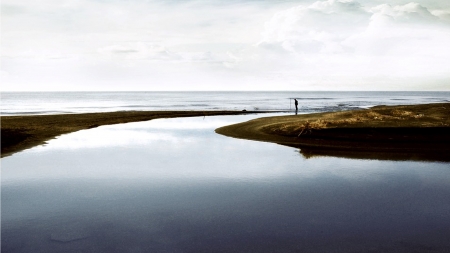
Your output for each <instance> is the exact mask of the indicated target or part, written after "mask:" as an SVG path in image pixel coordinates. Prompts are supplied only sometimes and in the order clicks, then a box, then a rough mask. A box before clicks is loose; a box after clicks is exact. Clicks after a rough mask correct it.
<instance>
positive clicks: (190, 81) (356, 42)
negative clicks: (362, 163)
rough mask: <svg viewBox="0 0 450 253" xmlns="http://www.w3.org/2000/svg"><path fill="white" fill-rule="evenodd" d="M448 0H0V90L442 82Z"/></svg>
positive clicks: (449, 49) (449, 87)
mask: <svg viewBox="0 0 450 253" xmlns="http://www.w3.org/2000/svg"><path fill="white" fill-rule="evenodd" d="M449 45H450V1H448V0H416V1H415V2H412V1H409V0H389V1H388V0H355V1H347V0H323V1H315V0H312V1H311V0H295V1H294V0H291V1H290V0H260V1H258V0H20V1H17V0H2V1H1V67H0V74H1V87H2V88H1V90H2V91H84V90H86V91H125V90H126V91H131V90H145V91H179V90H315V91H321V90H331V91H332V90H400V91H402V90H419V91H420V90H424V91H425V90H438V91H439V90H444V91H450V46H449Z"/></svg>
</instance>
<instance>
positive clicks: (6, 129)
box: [1, 111, 265, 157]
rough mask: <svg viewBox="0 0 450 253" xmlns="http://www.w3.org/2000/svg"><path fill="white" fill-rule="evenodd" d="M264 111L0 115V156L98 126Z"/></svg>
mask: <svg viewBox="0 0 450 253" xmlns="http://www.w3.org/2000/svg"><path fill="white" fill-rule="evenodd" d="M249 113H265V112H264V111H121V112H104V113H82V114H59V115H31V116H28V115H27V116H2V117H1V157H6V156H9V155H12V154H14V153H16V152H19V151H22V150H24V149H28V148H31V147H34V146H37V145H41V144H44V143H45V142H46V141H48V140H50V139H53V138H55V137H57V136H59V135H62V134H67V133H70V132H75V131H79V130H83V129H89V128H94V127H98V126H101V125H111V124H120V123H127V122H137V121H146V120H152V119H157V118H175V117H194V116H214V115H238V114H249Z"/></svg>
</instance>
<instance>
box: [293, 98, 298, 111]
mask: <svg viewBox="0 0 450 253" xmlns="http://www.w3.org/2000/svg"><path fill="white" fill-rule="evenodd" d="M294 101H295V112H297V111H298V101H297V99H295V98H294Z"/></svg>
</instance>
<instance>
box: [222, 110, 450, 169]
mask: <svg viewBox="0 0 450 253" xmlns="http://www.w3.org/2000/svg"><path fill="white" fill-rule="evenodd" d="M216 132H217V133H219V134H223V135H226V136H230V137H235V138H241V139H249V140H257V141H265V142H274V143H278V144H282V145H287V146H292V147H297V148H300V149H301V151H300V152H301V153H302V154H303V155H304V156H305V157H306V158H309V157H312V156H316V155H321V156H323V155H325V156H341V157H352V158H365V159H389V160H410V159H412V160H433V161H450V103H439V104H424V105H405V106H376V107H373V108H371V109H367V110H355V111H343V112H328V113H316V114H304V115H295V116H294V115H293V116H278V117H265V118H259V119H255V120H251V121H248V122H243V123H239V124H235V125H230V126H225V127H221V128H218V129H216Z"/></svg>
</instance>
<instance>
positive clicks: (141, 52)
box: [98, 42, 180, 61]
mask: <svg viewBox="0 0 450 253" xmlns="http://www.w3.org/2000/svg"><path fill="white" fill-rule="evenodd" d="M98 52H99V53H100V54H102V55H104V56H105V57H106V59H112V60H124V59H126V60H162V61H173V60H179V59H180V56H179V55H177V54H176V53H174V52H170V51H169V50H168V49H166V48H165V47H163V46H160V45H154V44H150V45H149V44H146V43H142V42H138V43H127V44H120V45H112V46H107V47H103V48H100V49H98Z"/></svg>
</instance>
